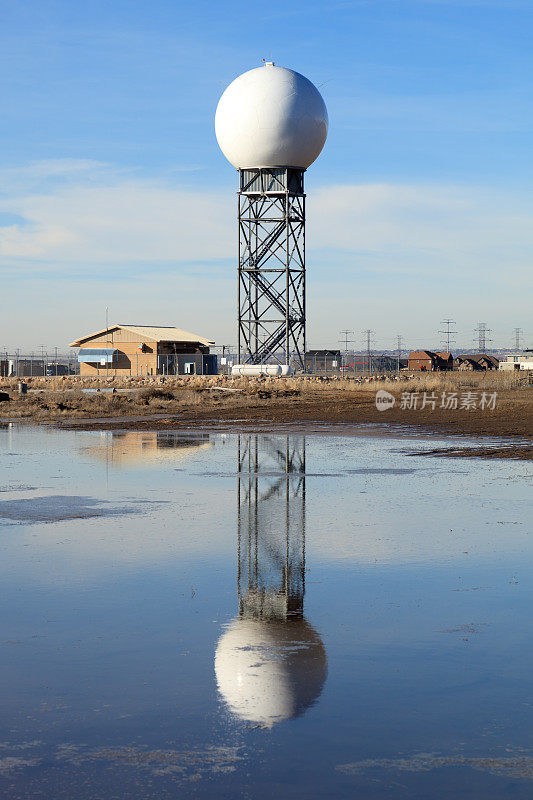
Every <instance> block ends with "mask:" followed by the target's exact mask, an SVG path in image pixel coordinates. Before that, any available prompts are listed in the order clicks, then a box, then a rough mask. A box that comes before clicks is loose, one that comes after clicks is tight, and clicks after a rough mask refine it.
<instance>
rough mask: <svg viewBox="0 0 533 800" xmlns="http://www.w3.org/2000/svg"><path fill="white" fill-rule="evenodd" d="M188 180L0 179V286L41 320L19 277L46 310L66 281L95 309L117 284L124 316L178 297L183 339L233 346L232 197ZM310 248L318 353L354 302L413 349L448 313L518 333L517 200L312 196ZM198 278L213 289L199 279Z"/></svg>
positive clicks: (520, 214) (494, 193) (521, 303)
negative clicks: (206, 334) (194, 334)
mask: <svg viewBox="0 0 533 800" xmlns="http://www.w3.org/2000/svg"><path fill="white" fill-rule="evenodd" d="M189 180H191V181H192V180H194V183H192V188H191V186H190V185H187V184H183V183H181V182H179V181H183V175H181V176H180V177H178V178H177V177H176V176H175V175H173V176H172V179H171V178H169V177H168V176H167V179H166V180H163V179H147V178H144V177H140V176H138V175H136V174H135V173H134V172H133V171H127V170H117V169H114V168H113V167H110V166H108V165H102V164H99V163H95V162H90V161H84V160H75V161H72V160H64V161H47V162H39V163H37V164H33V165H29V166H28V167H25V168H24V169H20V170H13V169H11V170H4V171H3V172H2V173H0V186H1V187H2V192H3V194H2V195H0V267H2V269H3V272H4V278H5V281H7V280H8V279H9V276H10V274H12V275H13V276H14V277H15V279H16V281H15V283H14V284H13V286H12V287H11V291H12V293H13V297H16V298H17V301H20V302H24V303H25V304H26V303H28V304H29V307H30V308H31V307H32V306H33V305H35V311H36V313H37V314H39V313H40V314H42V315H45V312H46V307H43V306H42V298H41V299H40V300H39V302H37V295H38V294H39V295H40V293H41V292H42V291H44V288H43V283H42V281H41V282H40V284H39V285H40V287H41V288H39V289H38V288H37V283H35V284H34V285H33V286H32V285H29V284H27V283H26V285H25V288H24V291H23V292H22V290H20V291H19V288H18V287H19V285H20V281H19V279H20V278H21V277H24V276H28V277H29V276H32V277H33V278H42V279H45V280H46V281H47V286H46V291H47V292H48V293H49V295H50V297H51V298H52V300H53V298H54V297H56V296H57V291H58V288H57V286H58V284H57V283H56V284H54V280H55V281H58V280H59V281H60V280H61V279H62V276H64V277H69V276H70V277H73V278H77V280H78V281H79V280H80V279H82V278H83V281H84V289H83V291H84V292H85V294H86V295H87V296H89V295H94V297H93V299H92V302H93V303H94V304H98V302H100V304H101V299H99V298H100V294H99V291H100V290H99V289H98V287H99V285H100V284H101V282H102V281H103V280H104V279H105V280H106V281H108V280H109V279H110V278H113V277H114V278H115V280H116V281H117V282H118V281H122V283H121V291H120V295H114V300H113V302H114V304H115V305H118V304H119V303H120V305H121V306H124V307H125V308H127V310H128V313H126V312H125V311H124V312H122V313H123V314H124V313H126V316H128V314H134V315H135V314H136V315H137V316H143V315H146V318H148V317H153V318H154V319H155V318H156V317H157V318H165V319H166V318H172V319H173V318H174V317H173V315H174V311H173V309H174V306H175V300H176V297H179V298H180V303H181V306H182V307H181V309H180V310H179V314H180V317H183V318H185V319H187V324H185V322H183V319H182V327H187V325H189V327H191V325H192V328H191V329H194V326H195V325H196V327H199V326H200V327H201V326H202V325H203V326H204V327H205V328H206V329H207V328H209V330H210V332H211V333H210V335H214V336H215V337H219V338H220V336H224V338H226V339H227V341H230V339H231V340H232V339H233V319H234V308H233V306H234V296H235V293H234V279H235V273H234V272H231V274H230V273H229V272H228V264H231V263H234V262H235V259H236V250H237V247H236V219H235V217H236V198H235V194H234V192H233V191H232V188H231V187H228V188H226V189H224V190H222V189H220V190H217V191H215V190H212V191H202V190H201V189H199V188H197V186H198V177H197V176H195V177H194V178H193V179H191V178H190V177H189ZM2 213H3V214H4V215H5V216H4V225H3V226H2ZM307 245H308V265H309V279H310V280H309V284H308V288H309V312H310V313H309V322H310V336H312V337H313V341H314V342H315V343H316V342H318V343H320V342H323V341H325V340H326V339H328V341H329V337H330V336H331V333H330V331H331V330H334V329H335V328H336V327H337V323H336V322H335V320H336V319H338V318H339V315H340V316H343V318H346V320H348V322H347V323H346V324H349V320H350V318H351V316H352V315H353V313H354V307H353V299H354V296H355V297H357V299H358V302H359V311H358V312H357V316H358V318H359V317H360V314H361V309H364V310H365V311H364V313H365V314H367V315H371V316H372V317H373V318H374V319H378V321H379V320H382V321H381V324H382V325H383V326H385V325H386V326H387V327H389V326H394V327H392V328H391V330H392V331H393V330H394V329H395V328H397V329H399V330H402V331H404V332H405V333H406V334H409V335H415V334H416V336H417V337H418V336H420V335H422V336H424V335H425V336H427V335H428V333H429V331H432V330H433V329H434V328H435V326H436V323H435V318H436V319H438V315H439V314H445V315H448V314H449V313H451V311H453V313H454V314H455V315H458V316H459V318H460V317H461V315H463V316H464V320H465V321H464V322H463V327H464V336H469V334H468V333H467V331H469V330H470V329H473V327H474V325H475V320H474V319H473V317H476V318H477V317H478V316H479V315H481V316H479V319H485V318H486V317H487V318H488V319H489V320H490V321H491V325H493V326H494V327H496V328H497V326H498V325H499V326H500V327H501V331H502V333H501V336H507V335H508V331H511V330H512V328H513V327H514V326H515V325H522V326H523V327H524V326H525V325H526V317H527V314H528V313H529V311H528V307H527V298H528V296H529V295H528V292H530V291H531V283H532V277H531V261H532V256H533V205H532V203H531V198H530V197H528V196H527V195H526V194H525V193H520V194H519V193H511V192H510V191H508V190H501V189H490V190H489V189H481V188H478V187H461V186H450V185H448V186H444V185H436V184H434V185H432V184H426V185H423V184H419V185H414V184H413V185H408V184H385V183H384V184H367V185H356V184H352V185H338V186H328V187H323V188H321V189H313V188H311V191H310V193H309V196H308V228H307ZM224 262H227V263H224ZM209 267H211V269H209ZM155 273H157V274H158V276H159V278H160V279H164V280H165V286H166V287H167V288H166V290H165V292H164V293H163V294H162V292H161V286H162V285H163V284H161V283H159V285H157V286H156V285H155V284H154V282H153V279H152V278H151V276H153V275H154V274H155ZM199 275H202V276H204V278H206V277H207V276H209V281H201V280H200V281H199V279H198V276H199ZM126 277H127V278H128V281H127V282H126V281H125V280H124V279H125V278H126ZM133 277H135V280H136V282H135V283H132V281H131V279H132V278H133ZM188 278H190V280H188ZM429 281H432V282H433V283H432V285H431V286H430V285H429V283H428V282H429ZM400 284H401V285H400ZM5 285H6V286H7V283H5ZM68 286H69V284H68V283H67V284H64V285H62V286H61V290H60V291H61V294H62V296H64V297H67V295H68V293H69V292H70V297H71V298H72V300H71V302H75V299H76V297H78V296H79V292H80V291H81V286H80V285H78V286H77V287H76V286H75V285H74V284H73V285H72V287H71V289H69V288H68ZM93 287H94V289H97V291H96V293H95V292H94V290H93ZM518 288H519V290H520V291H519V292H517V289H518ZM32 292H34V294H35V298H36V299H35V301H33V302H32ZM428 292H429V294H428ZM474 292H475V293H474ZM170 294H172V298H171V297H170ZM429 296H431V301H432V302H431V304H430V306H428V302H427V301H428V297H429ZM117 297H119V298H120V299H119V300H118V301H117V299H116V298H117ZM200 297H201V303H199V298H200ZM398 300H400V301H401V304H402V307H401V309H400V308H399V304H398ZM193 306H194V311H193V310H192V307H193ZM116 311H117V313H118V311H119V309H118V308H117V309H116ZM7 313H8V316H9V310H8V312H7ZM78 313H79V312H78ZM187 314H190V315H192V316H193V319H192V320H190V319H188V318H187ZM91 315H92V316H91ZM436 315H437V316H436ZM93 316H94V308H92V307H89V306H88V307H87V319H86V320H85V321H84V322H83V324H85V325H87V326H88V328H89V329H90V328H91V327H94V324H93V321H92V317H93ZM35 319H36V323H35V324H36V325H37V324H39V325H40V326H42V325H43V324H44V325H45V327H46V328H47V329H49V330H50V335H51V336H53V337H54V340H56V341H57V340H61V338H62V337H63V336H64V338H65V339H68V338H69V336H70V339H72V338H73V337H72V335H70V332H69V333H68V334H67V333H66V332H65V334H63V333H62V330H60V329H59V327H57V329H56V328H53V330H51V329H50V324H51V323H50V321H49V320H48V319H47V320H46V322H44V317H43V320H41V321H40V322H39V323H38V322H37V317H36V318H35ZM76 319H78V318H77V317H76ZM78 322H79V323H80V324H81V320H79V319H78ZM64 324H66V323H64ZM72 324H73V321H71V323H70V326H71V327H72ZM354 324H355V325H360V327H361V328H362V327H364V326H365V324H364V323H363V322H360V323H359V322H352V323H351V326H352V327H354ZM6 325H8V320H7V321H6ZM58 325H59V323H58ZM332 326H333V328H332ZM406 326H408V329H407V328H406ZM6 330H7V328H6ZM384 335H386V336H390V335H391V333H390V332H389V333H386V334H385V332H384ZM509 335H510V333H509ZM228 337H229V338H228ZM502 341H506V339H503V338H502ZM17 344H18V343H17ZM28 344H29V342H28ZM317 346H318V344H317Z"/></svg>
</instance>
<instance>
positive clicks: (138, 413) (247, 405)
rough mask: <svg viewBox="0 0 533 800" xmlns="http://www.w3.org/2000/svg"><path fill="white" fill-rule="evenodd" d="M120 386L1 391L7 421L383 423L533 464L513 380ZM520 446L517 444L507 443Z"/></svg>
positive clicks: (531, 422) (169, 425) (528, 410)
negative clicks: (483, 441)
mask: <svg viewBox="0 0 533 800" xmlns="http://www.w3.org/2000/svg"><path fill="white" fill-rule="evenodd" d="M113 383H114V382H113V381H111V382H109V381H108V382H107V383H105V384H104V383H103V382H101V383H100V388H107V389H108V391H105V392H104V391H101V392H96V391H95V389H96V388H97V387H96V386H92V387H90V388H91V390H92V391H91V392H90V393H84V392H82V391H80V384H79V383H78V384H74V383H73V382H70V381H66V382H61V381H59V382H57V381H56V382H54V383H53V384H50V382H48V383H46V382H45V379H41V381H40V382H39V381H38V380H37V381H35V382H34V384H33V385H30V391H29V393H28V395H26V396H19V395H18V394H17V392H16V388H15V386H14V385H13V383H11V384H10V385H5V384H4V386H1V385H0V390H2V389H5V390H7V391H8V393H9V395H10V397H11V399H10V400H9V401H8V402H3V403H1V404H0V418H1V419H2V420H3V421H9V420H11V421H14V420H24V421H27V422H30V421H31V422H48V423H56V424H60V425H62V426H73V427H74V426H75V427H76V428H100V429H102V428H106V429H119V428H128V429H130V430H131V429H132V428H135V429H136V430H147V429H150V430H157V429H163V428H164V429H167V430H168V429H173V428H184V427H186V428H188V429H190V428H191V427H202V428H206V427H211V428H221V427H222V428H224V429H228V428H230V429H237V428H239V429H243V428H244V427H246V428H247V429H249V428H250V427H260V428H261V429H263V430H264V429H265V428H267V429H269V430H276V429H280V428H282V427H289V428H290V429H294V428H295V427H298V428H299V429H311V428H313V427H315V428H316V426H320V427H321V428H322V429H323V427H324V426H327V427H328V429H331V432H333V431H334V430H335V429H336V428H338V427H339V426H342V430H343V432H347V429H348V428H352V429H357V427H358V426H360V425H368V424H380V425H388V426H393V427H394V428H398V429H404V430H406V431H409V430H418V431H419V432H426V433H427V432H435V433H439V434H442V435H454V436H458V435H459V436H467V437H470V436H475V437H499V438H502V439H503V440H504V441H502V442H501V446H500V447H498V448H495V447H494V445H491V447H490V448H489V447H487V448H485V447H483V446H480V445H479V443H476V446H474V445H473V446H472V448H470V449H469V451H468V452H464V451H462V454H464V455H472V456H492V457H499V458H521V459H533V386H528V385H524V384H523V383H520V382H517V381H516V380H514V382H513V381H512V380H511V379H510V378H509V377H508V376H506V375H501V376H500V375H498V374H496V375H494V376H490V377H489V378H485V379H482V378H480V377H478V376H477V375H474V376H469V377H465V376H458V375H457V376H456V375H450V374H446V375H443V376H442V377H438V376H427V377H425V378H423V379H422V378H417V379H415V380H407V381H403V382H394V381H381V382H378V381H376V382H374V383H370V384H369V383H366V384H364V383H363V384H353V383H350V382H348V381H340V382H330V383H324V382H312V381H308V380H300V381H298V379H291V380H290V381H279V380H278V381H275V380H266V381H257V380H243V379H239V380H236V381H228V380H224V379H203V380H201V379H198V380H196V381H193V382H190V381H189V382H185V381H178V380H175V381H174V382H168V381H167V382H166V383H165V384H163V385H161V384H160V383H155V382H153V383H152V385H149V386H146V385H143V386H139V385H136V384H135V383H133V384H131V383H130V384H126V385H124V383H123V382H122V383H121V384H118V385H117V384H115V385H113ZM51 389H53V391H51ZM379 389H383V390H385V391H388V392H390V393H391V394H392V395H393V396H394V398H395V404H394V407H392V408H388V409H387V410H386V411H380V410H378V409H377V407H376V391H377V390H379ZM113 390H114V391H113ZM451 392H453V393H455V395H456V398H457V408H456V409H454V408H451V409H450V408H443V407H442V405H443V397H444V403H446V402H449V397H450V393H451ZM412 393H414V394H415V395H416V397H415V398H414V399H411V398H410V397H409V395H411V394H412ZM424 393H425V401H424ZM424 403H425V407H423V406H424ZM452 405H453V403H452ZM411 406H416V407H411ZM511 438H512V440H513V441H512V442H511V441H509V443H506V442H505V439H511ZM433 454H434V455H440V456H445V455H456V454H457V452H456V450H453V449H444V450H442V449H441V450H435V451H433Z"/></svg>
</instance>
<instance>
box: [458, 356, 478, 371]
mask: <svg viewBox="0 0 533 800" xmlns="http://www.w3.org/2000/svg"><path fill="white" fill-rule="evenodd" d="M453 366H454V369H456V370H458V371H459V372H475V371H476V370H480V369H481V366H480V365H479V364H478V362H477V361H476V360H475V359H474V358H471V357H470V356H456V357H455V358H454V362H453Z"/></svg>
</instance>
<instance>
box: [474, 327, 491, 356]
mask: <svg viewBox="0 0 533 800" xmlns="http://www.w3.org/2000/svg"><path fill="white" fill-rule="evenodd" d="M474 333H477V344H478V351H479V352H480V353H486V352H487V343H488V342H491V341H492V339H490V338H489V336H488V335H487V334H489V333H491V329H490V328H487V323H486V322H478V324H477V328H476V329H475V331H474Z"/></svg>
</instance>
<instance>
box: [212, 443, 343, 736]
mask: <svg viewBox="0 0 533 800" xmlns="http://www.w3.org/2000/svg"><path fill="white" fill-rule="evenodd" d="M305 499H306V498H305V439H304V438H303V437H281V436H261V435H246V436H243V435H241V436H240V437H239V440H238V478H237V504H238V516H237V590H238V600H239V616H238V617H237V619H234V620H233V621H232V622H231V623H230V624H229V625H228V626H227V627H226V630H225V632H224V633H223V634H222V636H221V637H220V640H219V642H218V646H217V650H216V654H215V672H216V678H217V684H218V689H219V692H220V694H221V696H222V698H223V699H224V701H225V703H226V704H227V706H228V707H229V709H230V710H231V711H232V712H233V713H234V714H235V715H236V716H238V717H240V718H241V719H243V720H247V721H250V722H255V723H259V724H262V725H266V726H268V727H271V726H272V725H274V724H275V723H277V722H281V721H282V720H286V719H290V718H292V717H296V716H298V715H299V714H302V713H303V712H304V711H305V710H306V709H307V708H309V707H310V706H311V705H313V703H314V702H315V701H316V699H317V698H318V696H319V695H320V693H321V691H322V687H323V685H324V681H325V679H326V673H327V659H326V652H325V649H324V645H323V643H322V640H321V638H320V636H319V635H318V633H317V632H316V631H315V630H314V628H313V627H312V626H311V625H310V624H309V623H308V622H307V621H306V620H305V619H304V617H303V602H304V593H305Z"/></svg>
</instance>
